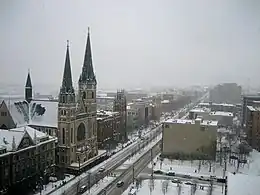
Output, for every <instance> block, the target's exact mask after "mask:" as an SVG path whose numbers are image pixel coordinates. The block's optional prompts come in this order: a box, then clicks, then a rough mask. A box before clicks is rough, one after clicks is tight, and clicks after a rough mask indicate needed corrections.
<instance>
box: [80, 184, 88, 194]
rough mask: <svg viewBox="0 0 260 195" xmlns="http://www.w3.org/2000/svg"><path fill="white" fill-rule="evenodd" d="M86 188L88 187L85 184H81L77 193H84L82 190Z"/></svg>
mask: <svg viewBox="0 0 260 195" xmlns="http://www.w3.org/2000/svg"><path fill="white" fill-rule="evenodd" d="M87 189H88V188H87V186H86V185H83V186H81V187H80V189H79V193H80V194H84V192H86V191H87Z"/></svg>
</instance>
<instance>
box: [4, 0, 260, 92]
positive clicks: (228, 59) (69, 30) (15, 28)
mask: <svg viewBox="0 0 260 195" xmlns="http://www.w3.org/2000/svg"><path fill="white" fill-rule="evenodd" d="M259 10H260V1H258V0H236V1H235V0H178V1H177V0H109V1H108V0H103V1H101V0H76V1H75V0H70V1H69V0H44V1H35V0H31V1H29V0H23V1H20V0H16V1H12V0H1V1H0V26H1V31H0V43H1V47H0V66H1V77H0V83H3V82H4V83H15V84H17V83H20V84H24V83H25V78H26V74H27V71H28V68H30V69H31V73H32V75H31V76H32V80H33V83H34V84H35V85H37V84H51V85H53V87H57V88H58V87H59V86H60V85H61V77H62V74H63V67H64V61H65V50H66V40H67V39H69V40H70V42H71V44H70V45H71V47H70V48H71V50H70V51H71V62H72V71H73V80H74V82H75V83H77V81H78V78H79V74H80V71H81V67H82V63H83V54H84V51H85V44H86V32H87V27H88V26H90V28H91V41H92V55H93V63H94V69H95V72H96V76H97V79H98V86H99V87H101V88H118V87H141V86H145V87H147V86H152V85H156V86H160V85H167V86H171V85H172V86H176V85H177V86H183V85H193V84H213V83H217V82H234V81H235V82H239V83H245V82H246V81H247V79H248V78H250V82H251V84H252V85H253V84H257V83H259V80H260V79H259V73H260V11H259ZM184 78H185V80H184Z"/></svg>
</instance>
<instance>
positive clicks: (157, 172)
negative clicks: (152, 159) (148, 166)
mask: <svg viewBox="0 0 260 195" xmlns="http://www.w3.org/2000/svg"><path fill="white" fill-rule="evenodd" d="M153 173H154V174H159V175H163V174H164V172H163V171H162V170H154V171H153Z"/></svg>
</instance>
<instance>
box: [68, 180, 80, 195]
mask: <svg viewBox="0 0 260 195" xmlns="http://www.w3.org/2000/svg"><path fill="white" fill-rule="evenodd" d="M80 180H81V179H80V178H78V181H77V194H78V193H79V189H80ZM64 194H65V192H64Z"/></svg>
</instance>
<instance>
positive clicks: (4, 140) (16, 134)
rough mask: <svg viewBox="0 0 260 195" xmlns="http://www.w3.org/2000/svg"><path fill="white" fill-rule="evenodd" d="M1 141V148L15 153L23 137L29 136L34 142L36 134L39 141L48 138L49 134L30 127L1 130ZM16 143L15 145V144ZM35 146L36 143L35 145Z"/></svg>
mask: <svg viewBox="0 0 260 195" xmlns="http://www.w3.org/2000/svg"><path fill="white" fill-rule="evenodd" d="M0 134H1V139H0V146H4V147H6V149H7V151H13V150H16V149H17V148H18V146H19V145H20V143H21V141H22V139H23V137H24V136H25V135H26V134H27V135H28V136H29V137H30V138H31V140H33V141H34V135H35V134H36V138H37V139H41V138H44V137H48V135H47V134H45V133H42V132H40V131H38V130H36V129H34V128H31V127H29V126H24V127H19V128H14V129H10V130H4V129H0ZM14 141H15V144H13V142H14ZM34 144H35V143H34ZM13 146H15V148H13Z"/></svg>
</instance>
